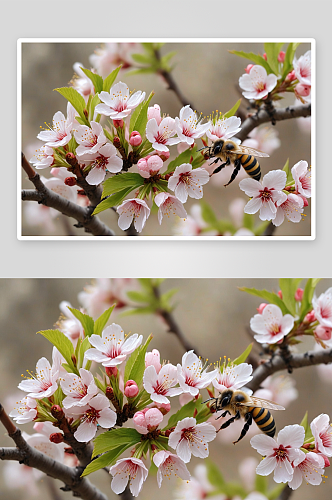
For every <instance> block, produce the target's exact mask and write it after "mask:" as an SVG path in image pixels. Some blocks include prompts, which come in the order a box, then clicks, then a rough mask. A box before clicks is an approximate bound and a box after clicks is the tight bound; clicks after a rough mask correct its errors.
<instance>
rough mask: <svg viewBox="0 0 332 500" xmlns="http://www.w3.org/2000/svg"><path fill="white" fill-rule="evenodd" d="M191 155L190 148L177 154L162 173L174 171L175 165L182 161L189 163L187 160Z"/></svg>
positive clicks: (180, 163)
mask: <svg viewBox="0 0 332 500" xmlns="http://www.w3.org/2000/svg"><path fill="white" fill-rule="evenodd" d="M191 155H192V150H191V149H186V150H185V151H183V153H180V154H179V156H177V157H176V158H175V159H174V160H173V161H171V162H170V163H169V165H168V168H167V170H166V172H164V174H163V175H165V174H170V173H171V172H174V170H175V169H176V167H179V166H180V165H182V164H183V163H189V160H190V158H191Z"/></svg>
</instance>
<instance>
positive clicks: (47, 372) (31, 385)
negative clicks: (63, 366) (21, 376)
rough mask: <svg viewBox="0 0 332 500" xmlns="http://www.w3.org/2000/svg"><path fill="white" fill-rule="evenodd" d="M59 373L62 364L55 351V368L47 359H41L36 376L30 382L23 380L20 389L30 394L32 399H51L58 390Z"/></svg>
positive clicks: (38, 362)
mask: <svg viewBox="0 0 332 500" xmlns="http://www.w3.org/2000/svg"><path fill="white" fill-rule="evenodd" d="M59 371H60V363H59V360H58V358H55V354H54V351H53V366H52V367H51V365H50V363H49V361H48V360H47V359H46V358H40V359H39V360H38V361H37V365H36V375H32V376H31V378H30V379H29V380H23V381H22V382H21V383H20V384H19V385H18V388H19V389H21V390H22V391H25V392H29V397H30V398H34V399H42V398H49V397H50V396H52V394H54V393H55V391H56V390H57V388H58V384H57V380H58V377H59Z"/></svg>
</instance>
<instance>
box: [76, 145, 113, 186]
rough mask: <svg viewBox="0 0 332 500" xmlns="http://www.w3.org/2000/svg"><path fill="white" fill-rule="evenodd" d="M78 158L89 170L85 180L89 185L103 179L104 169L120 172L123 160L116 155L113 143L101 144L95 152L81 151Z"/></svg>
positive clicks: (96, 183)
mask: <svg viewBox="0 0 332 500" xmlns="http://www.w3.org/2000/svg"><path fill="white" fill-rule="evenodd" d="M80 160H81V161H83V162H86V163H87V164H88V165H89V166H90V168H91V170H90V172H89V173H88V175H87V176H86V178H85V179H86V181H87V182H88V183H89V184H91V185H94V186H96V185H98V184H100V183H101V182H103V180H104V179H105V175H106V170H107V171H108V172H111V173H116V172H120V171H121V169H122V165H123V161H122V159H121V158H119V157H118V156H117V149H116V147H115V146H113V144H111V143H107V144H105V145H104V146H101V147H100V148H99V150H98V152H97V153H93V154H90V153H84V154H83V153H82V155H81V157H80Z"/></svg>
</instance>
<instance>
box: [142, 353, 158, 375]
mask: <svg viewBox="0 0 332 500" xmlns="http://www.w3.org/2000/svg"><path fill="white" fill-rule="evenodd" d="M151 365H152V366H154V367H155V369H156V372H157V373H159V372H160V370H161V363H160V352H159V351H158V349H152V352H147V353H146V354H145V368H147V367H148V366H151Z"/></svg>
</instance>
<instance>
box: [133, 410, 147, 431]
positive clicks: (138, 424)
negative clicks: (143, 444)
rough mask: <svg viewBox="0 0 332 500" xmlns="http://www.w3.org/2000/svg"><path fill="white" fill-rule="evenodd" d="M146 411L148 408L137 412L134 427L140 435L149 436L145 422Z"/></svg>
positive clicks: (134, 417)
mask: <svg viewBox="0 0 332 500" xmlns="http://www.w3.org/2000/svg"><path fill="white" fill-rule="evenodd" d="M146 411H147V408H145V409H144V410H143V411H137V412H136V413H135V414H134V416H133V424H134V427H135V429H136V430H137V432H139V433H140V434H147V433H148V432H149V431H148V428H147V425H146V421H145V413H146Z"/></svg>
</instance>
